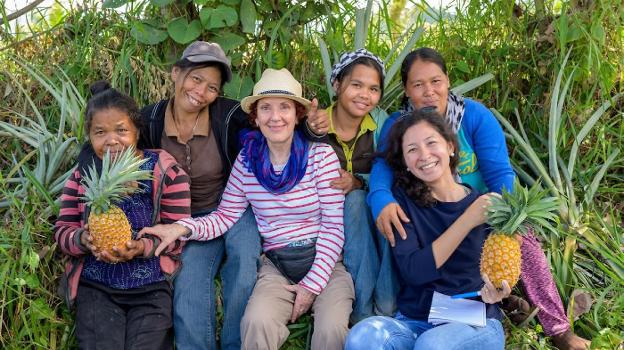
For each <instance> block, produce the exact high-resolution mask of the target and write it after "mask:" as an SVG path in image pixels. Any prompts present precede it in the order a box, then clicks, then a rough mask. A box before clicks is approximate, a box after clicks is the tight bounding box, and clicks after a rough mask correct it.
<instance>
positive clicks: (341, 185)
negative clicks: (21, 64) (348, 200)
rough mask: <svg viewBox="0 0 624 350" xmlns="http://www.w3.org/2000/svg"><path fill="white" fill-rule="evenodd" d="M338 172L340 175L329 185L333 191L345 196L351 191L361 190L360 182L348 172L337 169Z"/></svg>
mask: <svg viewBox="0 0 624 350" xmlns="http://www.w3.org/2000/svg"><path fill="white" fill-rule="evenodd" d="M338 172H339V173H340V177H339V178H337V179H335V180H332V181H331V182H330V183H329V185H330V186H331V187H332V188H333V189H336V190H341V191H342V194H344V195H346V194H347V193H349V192H351V191H353V190H357V189H358V188H362V182H361V181H360V180H359V179H358V178H356V177H355V176H353V175H352V174H351V173H350V172H348V171H346V170H344V169H338Z"/></svg>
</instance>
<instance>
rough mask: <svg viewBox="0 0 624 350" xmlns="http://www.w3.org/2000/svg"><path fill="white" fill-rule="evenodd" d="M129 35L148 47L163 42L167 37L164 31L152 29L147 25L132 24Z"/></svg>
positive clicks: (140, 23)
mask: <svg viewBox="0 0 624 350" xmlns="http://www.w3.org/2000/svg"><path fill="white" fill-rule="evenodd" d="M130 35H132V37H133V38H135V39H136V40H137V41H138V42H140V43H143V44H148V45H156V44H158V43H160V42H163V41H165V40H166V39H167V37H168V36H169V35H168V34H167V32H166V31H164V30H161V29H157V28H154V27H152V26H151V25H149V24H147V23H142V22H138V21H137V22H134V23H133V24H132V29H130Z"/></svg>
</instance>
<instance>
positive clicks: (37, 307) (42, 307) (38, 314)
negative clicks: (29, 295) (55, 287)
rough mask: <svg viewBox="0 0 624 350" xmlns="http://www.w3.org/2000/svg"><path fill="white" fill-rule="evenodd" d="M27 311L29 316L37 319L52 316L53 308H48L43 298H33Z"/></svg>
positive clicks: (50, 317)
mask: <svg viewBox="0 0 624 350" xmlns="http://www.w3.org/2000/svg"><path fill="white" fill-rule="evenodd" d="M29 311H30V312H29V313H30V316H31V317H34V318H35V319H37V320H43V319H52V318H54V310H52V309H51V308H50V306H49V305H48V303H47V302H46V300H45V299H43V298H38V299H35V300H34V301H33V302H32V303H31V304H30V309H29Z"/></svg>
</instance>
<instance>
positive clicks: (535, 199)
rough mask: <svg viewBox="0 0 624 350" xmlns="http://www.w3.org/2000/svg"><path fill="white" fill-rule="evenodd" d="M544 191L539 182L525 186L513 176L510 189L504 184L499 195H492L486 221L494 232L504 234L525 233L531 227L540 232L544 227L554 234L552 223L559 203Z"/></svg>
mask: <svg viewBox="0 0 624 350" xmlns="http://www.w3.org/2000/svg"><path fill="white" fill-rule="evenodd" d="M546 194H547V192H546V191H544V190H542V186H541V184H540V183H539V182H536V183H535V184H533V186H531V188H530V189H527V188H526V187H524V186H522V185H521V184H520V181H518V180H517V179H516V180H515V181H514V185H513V189H512V191H511V192H510V191H507V189H506V188H503V193H502V196H500V197H498V196H494V197H492V199H491V202H492V204H491V205H490V206H489V207H488V213H487V217H488V219H487V222H488V224H489V225H490V226H492V228H493V229H494V230H495V231H496V233H502V234H506V235H515V234H521V235H526V234H527V233H528V232H529V229H530V228H532V229H534V230H535V231H536V232H538V233H541V234H542V235H545V234H546V232H545V231H546V230H548V231H550V232H554V233H555V234H556V233H557V230H556V229H555V228H554V227H553V226H552V224H551V223H552V222H554V221H556V219H557V215H556V214H555V212H556V211H557V208H558V206H559V205H558V203H557V198H555V197H545V196H546Z"/></svg>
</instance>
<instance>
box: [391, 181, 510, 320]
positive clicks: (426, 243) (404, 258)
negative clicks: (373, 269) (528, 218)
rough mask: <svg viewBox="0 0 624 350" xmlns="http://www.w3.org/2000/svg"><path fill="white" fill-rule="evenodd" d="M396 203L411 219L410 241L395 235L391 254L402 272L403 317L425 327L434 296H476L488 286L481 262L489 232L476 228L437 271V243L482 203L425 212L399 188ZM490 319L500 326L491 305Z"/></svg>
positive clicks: (469, 197)
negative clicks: (394, 243)
mask: <svg viewBox="0 0 624 350" xmlns="http://www.w3.org/2000/svg"><path fill="white" fill-rule="evenodd" d="M393 193H394V197H395V198H396V200H397V202H398V204H399V205H400V206H401V208H402V209H403V210H404V211H405V213H406V214H407V216H408V217H409V219H410V222H409V223H404V224H403V227H404V228H405V231H406V233H407V239H406V240H403V239H401V238H400V237H399V236H398V234H397V233H396V232H395V238H396V245H395V247H394V248H393V249H392V252H393V255H394V259H395V261H396V263H397V267H398V270H399V282H400V285H401V289H400V291H399V295H398V296H397V305H398V308H399V311H401V313H402V314H403V315H405V316H407V317H409V318H412V319H418V320H424V321H426V320H427V318H428V316H429V309H430V308H431V298H432V296H433V292H434V291H437V292H439V293H443V294H446V295H454V294H459V293H466V292H473V291H477V290H480V289H481V287H482V286H483V281H482V280H481V274H480V272H479V259H480V256H481V250H482V247H483V242H484V241H485V239H486V238H487V236H488V234H489V231H490V227H489V226H488V225H486V224H483V225H480V226H477V227H475V228H474V229H473V230H472V231H470V233H468V235H467V236H466V237H465V238H464V240H463V241H462V242H461V243H460V244H459V246H458V247H457V249H456V250H455V251H454V252H453V254H452V255H451V256H450V257H449V259H448V260H447V261H446V262H445V263H444V265H442V266H441V267H440V268H436V266H435V260H434V258H433V250H432V243H433V241H435V240H436V239H437V238H438V237H440V236H441V235H442V234H443V233H444V231H446V230H447V229H448V228H449V226H451V224H453V222H455V220H457V218H459V216H461V215H462V214H463V213H464V211H465V210H466V209H467V208H468V207H469V206H470V204H472V202H474V201H475V200H476V199H477V198H478V197H479V195H480V194H479V193H478V191H472V192H470V193H469V194H468V195H467V196H466V197H465V198H464V199H462V200H460V201H459V202H438V203H436V204H435V205H434V206H432V207H421V206H419V205H418V204H417V203H416V202H414V201H413V200H412V199H410V198H409V197H408V196H407V194H406V193H405V191H403V189H401V188H399V187H397V186H395V187H394V188H393ZM487 317H488V318H496V319H499V320H501V319H502V314H501V312H500V309H499V308H498V306H497V305H495V304H494V305H487Z"/></svg>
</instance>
